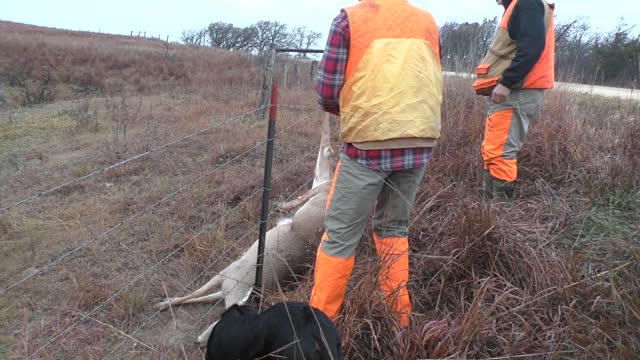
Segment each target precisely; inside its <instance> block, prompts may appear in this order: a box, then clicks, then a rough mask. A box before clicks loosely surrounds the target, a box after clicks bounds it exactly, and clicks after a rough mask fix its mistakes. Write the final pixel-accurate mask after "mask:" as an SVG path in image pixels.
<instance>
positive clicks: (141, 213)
mask: <svg viewBox="0 0 640 360" xmlns="http://www.w3.org/2000/svg"><path fill="white" fill-rule="evenodd" d="M265 143H266V141H262V142H260V143H258V144H257V145H255V146H254V147H252V148H250V149H249V150H246V151H245V152H243V153H241V154H239V155H237V156H236V157H234V158H232V159H230V160H228V161H226V162H224V163H223V164H221V165H218V166H216V167H215V168H213V169H212V170H209V171H208V172H206V173H205V174H204V175H202V176H200V177H198V178H197V179H195V180H193V181H191V182H190V183H188V184H187V185H185V186H183V187H181V188H180V189H178V190H176V191H173V192H172V193H170V194H169V195H167V196H165V197H164V198H162V199H160V200H158V201H156V202H154V203H153V204H151V205H149V206H147V207H146V208H144V209H143V210H141V211H139V212H137V213H135V214H133V215H132V216H130V217H128V218H127V219H125V220H123V221H121V222H120V223H118V224H116V225H115V226H112V227H111V228H109V229H107V230H105V231H103V232H102V233H100V234H98V235H97V236H95V237H93V238H91V239H89V240H87V241H85V242H83V243H82V244H80V245H79V246H77V247H76V248H74V249H72V250H71V251H68V252H66V253H64V254H62V255H61V256H59V257H57V258H56V259H54V260H51V261H50V262H48V263H47V265H45V266H43V267H41V268H39V269H37V270H35V271H34V272H32V273H31V274H29V275H27V276H25V277H23V278H22V279H21V280H19V281H17V282H15V283H13V284H12V285H10V286H8V287H7V288H5V289H3V290H2V291H0V298H2V297H3V296H4V295H5V294H6V293H7V292H8V291H10V290H11V289H13V288H15V287H17V286H19V285H20V284H22V283H24V282H25V281H27V280H29V279H31V278H33V277H34V276H36V275H39V274H41V273H42V272H44V271H46V270H49V269H51V268H52V267H53V266H55V265H56V264H58V263H59V262H61V261H62V260H64V259H66V258H68V257H69V256H71V255H73V254H75V253H77V252H79V251H81V250H82V249H84V248H86V247H87V246H89V245H91V244H93V243H95V242H97V241H98V240H100V239H102V238H105V237H106V236H108V235H110V234H111V233H113V232H115V231H116V230H118V229H120V228H122V227H123V226H124V225H126V224H129V223H130V222H132V221H133V220H135V219H137V218H138V217H140V216H141V215H144V214H146V213H148V212H150V211H151V210H153V209H155V208H157V207H158V206H160V205H161V204H164V203H166V202H167V201H169V200H171V199H173V198H174V197H176V196H177V195H178V194H180V193H182V192H184V191H185V190H187V189H190V188H191V187H193V186H194V185H196V184H198V183H200V182H201V181H203V180H204V179H206V178H207V177H209V176H211V175H212V174H214V173H216V172H218V171H219V170H221V169H223V168H224V167H226V166H227V165H229V164H231V163H233V162H234V161H236V160H238V159H240V158H241V157H243V156H245V155H247V154H249V153H251V152H252V151H254V150H256V149H258V148H259V147H260V146H262V145H264V144H265Z"/></svg>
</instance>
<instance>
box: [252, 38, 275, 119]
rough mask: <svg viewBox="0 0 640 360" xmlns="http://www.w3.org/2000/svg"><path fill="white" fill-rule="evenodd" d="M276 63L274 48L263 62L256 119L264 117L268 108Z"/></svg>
mask: <svg viewBox="0 0 640 360" xmlns="http://www.w3.org/2000/svg"><path fill="white" fill-rule="evenodd" d="M275 63H276V49H271V51H270V52H269V59H268V60H267V63H266V64H265V68H264V79H263V81H262V91H261V93H260V102H259V103H258V108H259V109H260V110H259V111H258V112H257V118H256V120H262V119H264V117H265V115H266V114H267V109H268V108H269V100H270V98H271V86H272V84H273V72H274V69H275Z"/></svg>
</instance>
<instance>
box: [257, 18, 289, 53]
mask: <svg viewBox="0 0 640 360" xmlns="http://www.w3.org/2000/svg"><path fill="white" fill-rule="evenodd" d="M254 26H255V29H256V47H255V48H256V50H257V51H258V52H259V53H264V52H265V51H267V50H269V49H272V48H275V47H287V46H289V45H291V36H290V33H289V32H288V31H287V29H288V27H287V25H286V24H283V23H281V22H279V21H259V22H258V23H256V24H255V25H254Z"/></svg>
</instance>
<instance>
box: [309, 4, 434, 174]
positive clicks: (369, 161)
mask: <svg viewBox="0 0 640 360" xmlns="http://www.w3.org/2000/svg"><path fill="white" fill-rule="evenodd" d="M350 35H351V32H350V29H349V18H348V17H347V13H346V12H344V11H341V12H340V15H338V16H337V17H336V18H335V19H334V20H333V23H332V24H331V30H330V31H329V39H328V41H327V47H326V49H325V51H324V56H323V57H322V61H320V66H319V68H318V74H317V77H316V80H317V85H316V92H317V93H318V97H319V103H320V105H321V106H322V109H323V110H324V111H327V112H330V113H332V114H335V115H340V90H342V86H343V85H344V76H345V72H346V70H347V60H348V58H349V44H350ZM431 150H432V148H430V147H421V148H410V149H384V150H361V149H358V148H356V147H355V146H353V144H349V143H346V144H343V145H342V151H343V152H344V153H345V154H347V156H349V157H350V158H352V159H354V160H355V161H357V162H358V163H360V164H361V165H364V166H366V167H368V168H370V169H373V170H380V171H398V170H405V169H413V168H418V167H422V166H424V165H426V164H427V162H428V161H429V157H430V156H431Z"/></svg>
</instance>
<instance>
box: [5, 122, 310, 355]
mask: <svg viewBox="0 0 640 360" xmlns="http://www.w3.org/2000/svg"><path fill="white" fill-rule="evenodd" d="M304 120H305V119H303V120H300V121H297V122H295V123H293V124H290V125H288V126H286V127H285V128H283V129H282V130H280V131H279V132H278V133H277V134H276V137H277V135H280V134H281V133H283V132H285V131H287V130H289V129H291V128H292V127H294V126H297V125H298V124H300V123H301V122H302V121H304ZM265 143H266V141H263V142H260V143H258V144H257V145H256V146H255V147H253V148H251V149H249V150H247V151H246V152H244V153H242V154H240V155H238V156H236V157H235V158H233V159H231V160H229V161H227V162H225V163H224V164H222V165H220V166H218V167H216V168H214V169H213V170H211V172H209V173H207V174H205V175H203V176H201V177H200V178H198V179H196V180H194V181H193V182H191V183H190V184H188V185H186V186H185V187H183V188H181V189H179V190H178V191H176V192H174V193H171V194H170V195H168V196H167V197H165V198H163V199H162V200H160V201H158V202H156V203H154V204H152V205H151V206H149V207H147V208H145V209H144V210H142V211H141V212H140V213H137V214H134V216H133V217H132V218H128V219H127V220H125V221H123V222H121V223H119V224H118V225H116V226H114V227H112V228H110V229H108V230H107V231H105V232H104V233H102V234H100V235H98V237H96V238H93V239H92V240H90V241H89V242H86V243H83V244H82V245H81V246H80V247H78V248H76V249H74V250H72V251H71V252H68V253H66V254H64V255H63V256H61V257H59V258H57V259H56V260H54V261H52V262H50V263H49V264H48V265H47V266H45V267H43V268H41V269H39V270H38V271H37V272H36V273H33V274H31V275H30V276H28V277H25V278H23V279H22V280H20V281H19V282H17V283H15V284H13V285H12V286H10V287H9V288H7V289H5V290H4V291H3V292H2V293H0V295H3V294H4V293H6V292H7V291H9V290H11V289H12V288H14V287H16V286H18V285H19V284H21V283H23V282H25V281H27V280H28V279H29V278H32V277H33V276H36V275H37V274H39V273H42V272H43V271H46V270H48V269H50V268H51V267H53V266H54V265H55V264H56V263H58V262H60V261H62V260H63V259H64V258H66V257H68V256H70V255H72V254H73V253H76V252H78V251H80V250H81V249H82V248H84V247H86V246H88V245H90V244H91V243H92V242H95V241H97V240H99V239H100V238H101V237H105V236H107V235H109V234H110V233H112V232H114V231H115V230H117V229H118V228H120V227H122V226H124V225H125V224H126V223H128V222H130V221H132V220H133V219H134V218H135V217H139V216H140V215H142V214H143V213H146V212H149V211H150V210H152V209H153V208H154V207H156V206H158V205H160V204H161V203H162V202H165V201H168V200H169V198H172V197H174V196H176V195H177V194H178V193H179V192H182V191H184V190H186V189H187V188H189V187H191V186H193V185H195V184H196V183H198V182H199V181H201V180H202V179H204V178H205V177H206V176H208V175H210V174H211V173H213V172H215V171H218V170H220V169H222V168H224V167H225V166H226V165H228V164H230V163H232V162H233V161H235V160H237V159H239V158H240V157H242V156H244V155H246V154H248V153H249V152H251V151H253V150H255V149H256V148H258V147H260V146H262V145H264V144H265ZM312 154H313V151H310V152H308V153H307V154H305V155H304V156H301V157H299V158H298V160H297V161H295V162H294V163H292V164H291V165H290V166H288V167H287V168H286V169H285V170H284V171H282V172H281V173H280V174H279V175H278V176H276V177H275V178H274V179H273V181H276V180H278V179H280V178H281V177H283V176H285V175H286V174H287V173H289V172H290V171H291V170H292V169H293V168H295V167H296V166H299V165H300V164H301V163H303V162H305V161H306V160H307V159H308V158H309V157H310V156H311V155H312ZM311 181H312V180H310V181H307V182H306V183H305V184H303V185H302V186H301V187H300V188H299V189H298V190H296V191H295V192H294V193H292V194H291V195H290V196H289V198H288V199H291V198H292V197H293V196H295V194H296V193H297V192H299V191H300V189H302V188H303V187H304V186H306V185H308V184H309V183H310V182H311ZM262 190H263V189H259V190H258V191H256V192H254V193H253V194H251V195H250V196H249V197H247V198H246V199H245V200H243V201H242V202H241V203H239V204H238V205H236V206H235V207H234V208H233V209H231V210H229V211H228V212H226V213H225V214H224V215H223V216H220V217H219V218H218V219H216V221H214V222H213V223H212V224H210V225H209V226H206V227H205V228H204V229H202V230H201V231H199V232H198V233H196V235H194V237H192V238H191V239H190V240H189V241H187V242H186V243H184V244H183V245H182V246H180V247H179V248H177V249H176V250H174V251H173V252H172V253H170V254H169V255H167V256H165V257H164V258H163V259H162V260H160V261H158V262H157V263H156V264H154V265H153V266H152V267H150V268H148V269H146V270H145V271H144V272H143V273H141V274H139V275H138V276H136V277H135V278H134V279H133V280H132V281H131V282H129V283H128V284H127V285H126V286H125V287H123V288H121V289H120V290H118V291H117V292H115V293H114V294H113V295H112V296H111V297H110V298H108V299H107V300H105V301H104V302H103V303H101V304H99V305H98V306H96V307H95V308H93V309H92V310H91V311H89V312H87V313H84V315H83V316H82V317H81V318H80V319H79V320H77V321H76V322H75V323H74V324H72V325H71V326H69V327H68V328H66V329H65V330H63V331H62V332H60V333H58V334H57V335H55V336H52V337H50V338H49V339H48V340H47V342H46V343H45V344H44V345H43V346H41V347H40V348H39V349H37V350H36V351H35V352H34V353H32V354H31V355H30V356H29V358H33V357H35V356H37V355H38V354H39V353H41V352H42V351H43V350H44V349H45V348H46V347H47V346H49V345H50V344H53V343H55V342H56V341H57V340H59V339H60V338H62V337H64V336H65V335H67V334H68V333H69V332H70V331H71V330H73V329H74V328H75V327H77V326H78V325H79V324H81V323H82V322H83V321H85V320H86V319H92V318H91V315H92V314H93V313H95V312H96V311H98V310H100V309H101V308H102V307H104V306H105V305H106V304H108V303H110V302H111V301H113V300H114V299H115V298H116V297H118V296H119V295H120V294H122V293H123V292H124V291H126V290H128V289H129V288H131V287H132V286H133V285H134V284H135V283H136V282H138V281H139V280H140V279H142V278H143V277H144V276H146V275H147V274H149V273H150V272H151V271H153V270H154V269H156V268H157V267H158V266H160V265H161V264H162V263H164V262H165V261H166V260H168V259H169V258H171V257H172V256H174V255H175V254H177V253H178V252H179V251H180V250H181V249H183V248H184V247H185V246H187V245H188V244H189V243H191V242H192V241H193V240H195V239H196V238H197V237H198V236H200V235H201V234H203V233H204V232H206V231H208V230H209V229H211V228H212V227H213V226H214V225H215V224H216V223H218V222H219V221H220V220H221V219H223V218H224V217H226V216H228V214H230V213H231V212H232V211H234V210H236V209H237V208H239V206H241V205H242V204H244V203H246V202H247V201H249V200H250V199H252V198H254V197H255V196H256V195H257V194H258V193H259V192H261V191H262ZM288 199H287V200H286V201H288ZM274 211H275V209H272V210H271V211H270V214H271V213H273V212H274ZM256 226H257V224H256V225H254V227H253V228H255V227H256ZM249 234H250V232H249V233H247V234H246V235H245V236H243V237H241V238H240V239H238V240H237V241H236V242H235V243H234V244H233V245H232V246H231V248H229V249H228V250H227V251H226V252H225V254H222V255H221V256H220V257H221V258H222V257H223V256H225V255H226V254H228V253H229V252H230V251H231V250H233V249H234V248H235V247H236V246H237V245H238V244H239V243H240V242H242V241H243V240H244V239H246V237H247V236H248V235H249ZM212 265H213V264H212ZM212 265H210V266H208V267H207V268H206V269H204V270H203V271H202V272H201V273H200V274H198V276H197V277H196V278H195V279H193V280H192V281H191V282H190V283H189V284H188V285H187V286H189V285H190V284H192V283H193V282H195V281H196V280H197V279H198V278H200V277H201V276H202V275H203V274H204V273H205V272H206V271H208V270H209V269H210V267H211V266H212ZM212 309H213V307H212ZM212 309H211V310H209V312H207V314H205V315H204V316H203V317H202V318H201V319H200V320H199V323H200V322H202V320H203V319H204V317H206V316H207V315H208V314H209V313H210V311H212ZM158 313H159V311H157V312H155V313H154V314H153V315H152V316H151V317H149V318H148V319H147V320H146V321H145V322H144V323H143V324H142V325H141V326H139V327H138V328H137V329H136V330H135V331H134V332H133V334H134V335H135V332H137V331H138V330H139V329H141V328H142V327H144V326H145V325H146V324H147V323H148V322H149V321H151V319H152V318H155V317H156V316H157V315H158ZM181 340H182V338H181ZM181 340H180V341H181ZM126 341H127V339H125V340H124V341H123V342H122V343H126ZM122 343H121V344H119V345H118V346H116V348H114V350H112V352H111V353H110V354H109V355H111V354H112V353H114V352H115V351H117V349H118V348H120V346H121V345H122ZM109 355H108V356H109Z"/></svg>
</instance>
